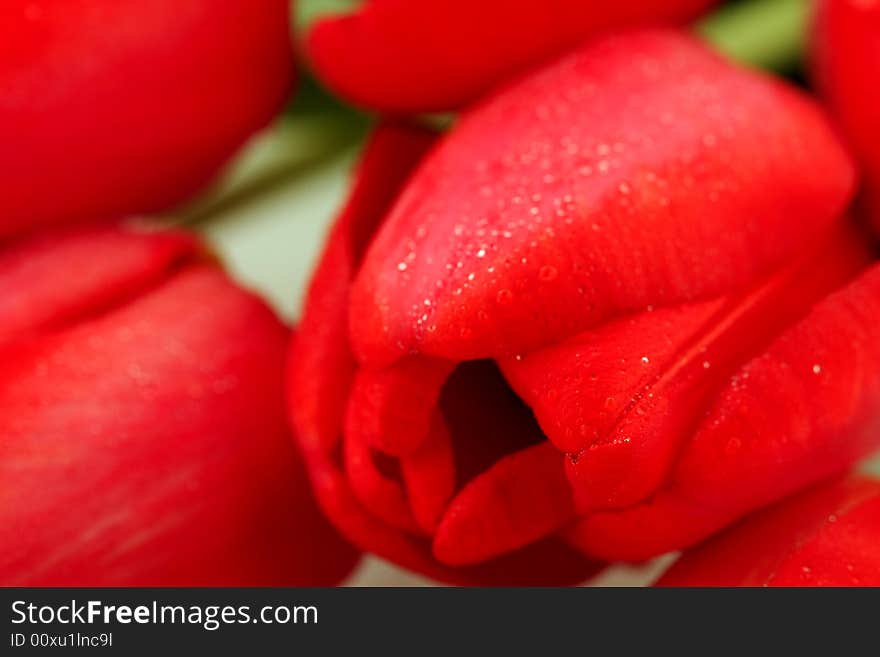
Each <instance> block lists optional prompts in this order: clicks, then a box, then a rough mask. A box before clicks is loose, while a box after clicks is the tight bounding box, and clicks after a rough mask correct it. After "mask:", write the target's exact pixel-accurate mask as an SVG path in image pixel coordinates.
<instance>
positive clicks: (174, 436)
mask: <svg viewBox="0 0 880 657" xmlns="http://www.w3.org/2000/svg"><path fill="white" fill-rule="evenodd" d="M287 342H288V332H287V330H286V329H285V328H284V327H283V326H282V325H281V324H280V323H279V322H278V320H277V319H276V318H275V316H274V315H273V314H272V312H271V311H270V310H269V309H268V308H267V307H266V306H265V305H264V304H263V303H262V302H261V301H259V300H258V299H257V298H256V297H255V296H253V295H252V294H249V293H247V292H245V291H243V290H241V289H240V288H238V287H237V286H236V285H235V284H234V283H232V282H231V281H230V280H229V279H228V278H227V277H226V276H225V274H223V272H222V271H221V270H220V269H219V268H218V267H217V266H216V265H215V264H214V263H213V262H211V261H210V260H209V258H208V257H207V256H206V254H205V253H204V252H203V251H202V250H201V249H200V248H199V246H198V245H197V244H196V243H195V242H194V240H193V238H191V237H189V236H188V235H186V234H183V233H179V232H161V233H149V234H148V233H139V232H133V231H131V230H128V229H122V228H106V229H98V230H79V231H77V232H65V233H55V234H49V235H45V236H41V237H38V238H32V239H28V240H27V241H19V242H14V243H9V244H6V245H5V247H4V248H3V249H2V250H0V351H2V357H0V480H2V482H3V486H2V487H0V544H2V546H3V547H2V549H0V583H2V584H3V585H6V586H8V585H25V586H43V585H51V586H68V585H77V586H79V585H89V586H106V585H112V586H120V585H122V586H131V585H163V586H164V585H212V586H213V585H225V586H232V585H329V584H334V583H336V582H338V581H339V580H340V579H341V578H342V577H344V576H345V575H346V573H347V572H348V571H349V570H350V569H351V567H352V565H353V563H354V561H355V559H356V554H355V552H354V550H353V549H352V548H350V547H349V546H348V545H347V544H345V543H343V542H342V540H341V539H339V538H338V536H337V535H336V534H335V533H334V532H333V530H332V529H331V528H330V526H329V525H328V524H327V523H326V521H325V520H324V519H323V517H322V516H321V515H320V513H319V511H318V509H317V507H316V506H315V504H314V501H313V498H312V496H311V493H310V490H309V486H308V482H307V479H306V475H305V472H304V470H303V468H302V464H301V461H300V459H299V457H298V455H297V453H296V450H295V449H294V446H293V442H292V440H291V438H290V435H289V433H288V430H287V429H286V426H285V424H286V423H285V417H284V415H285V414H284V404H283V358H282V354H283V353H284V351H285V349H286V347H287Z"/></svg>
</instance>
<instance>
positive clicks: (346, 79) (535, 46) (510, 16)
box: [308, 0, 715, 112]
mask: <svg viewBox="0 0 880 657" xmlns="http://www.w3.org/2000/svg"><path fill="white" fill-rule="evenodd" d="M713 4H715V1H714V0H618V1H617V2H585V1H584V0H548V1H545V2H543V3H541V4H536V3H534V2H532V1H531V0H480V1H479V2H473V1H472V0H419V1H418V2H413V1H412V0H371V1H370V2H365V3H363V4H362V6H360V7H359V8H358V9H357V10H356V11H354V12H353V13H350V14H346V15H342V16H333V17H328V18H324V19H323V20H319V21H318V22H317V23H316V24H315V25H314V27H313V28H312V29H311V32H310V34H309V37H308V54H309V56H310V59H311V62H312V65H313V66H314V68H315V70H316V71H317V73H318V75H319V76H320V77H321V78H322V80H323V81H324V82H325V83H327V84H328V85H330V87H331V88H332V89H334V91H336V92H337V93H339V94H340V95H342V96H343V97H344V98H347V99H348V100H350V101H352V102H354V103H357V104H359V105H363V106H366V107H370V108H373V109H379V110H383V111H389V112H425V111H428V112H432V111H442V110H449V109H455V108H457V107H460V106H461V105H464V104H465V103H467V102H469V101H471V100H474V99H475V98H476V97H477V96H479V95H480V94H482V93H483V92H485V91H486V90H488V89H489V88H491V87H493V86H494V85H495V84H497V83H498V82H500V81H501V80H504V79H505V78H507V77H509V76H511V75H512V74H515V73H516V72H518V71H521V70H523V69H525V68H528V67H530V66H531V65H533V64H535V63H539V62H542V61H544V60H545V59H547V58H548V57H552V56H554V55H556V54H558V53H561V52H563V51H565V50H566V49H568V48H571V47H572V46H575V45H576V44H578V43H580V42H581V41H583V40H584V39H586V38H588V37H591V36H594V35H596V34H599V33H601V32H603V31H606V30H609V29H614V28H621V27H626V26H631V25H647V24H675V23H684V22H685V21H687V20H689V19H691V18H694V17H696V16H697V15H698V14H699V13H700V12H701V11H704V10H706V9H707V8H709V7H710V6H712V5H713Z"/></svg>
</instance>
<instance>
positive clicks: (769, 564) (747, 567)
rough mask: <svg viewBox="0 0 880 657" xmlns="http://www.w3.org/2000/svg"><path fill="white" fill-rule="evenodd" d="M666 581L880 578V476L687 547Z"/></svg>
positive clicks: (794, 502)
mask: <svg viewBox="0 0 880 657" xmlns="http://www.w3.org/2000/svg"><path fill="white" fill-rule="evenodd" d="M658 585H659V586H880V482H878V481H873V480H869V479H863V478H857V477H852V478H850V479H846V480H843V481H837V482H834V483H831V484H827V485H825V486H821V487H817V488H814V489H810V490H808V491H806V492H803V493H800V494H799V495H797V496H795V497H792V498H790V499H787V500H785V501H784V502H781V503H780V504H777V505H776V506H773V507H771V508H769V509H766V510H764V511H762V512H760V513H758V514H755V515H754V516H751V517H749V518H747V519H746V520H744V521H743V522H741V523H739V524H737V525H735V526H733V527H731V528H730V529H728V530H726V531H725V532H723V533H722V534H720V535H718V536H716V537H714V538H713V539H711V540H710V541H708V542H706V543H704V544H703V545H701V546H699V547H697V548H695V549H694V550H691V551H689V552H686V553H685V555H684V556H683V557H682V558H681V559H679V560H678V561H677V562H676V563H675V564H674V565H673V566H672V568H671V569H670V570H669V571H668V572H667V573H666V574H665V575H664V576H663V577H662V578H661V579H660V581H659V582H658Z"/></svg>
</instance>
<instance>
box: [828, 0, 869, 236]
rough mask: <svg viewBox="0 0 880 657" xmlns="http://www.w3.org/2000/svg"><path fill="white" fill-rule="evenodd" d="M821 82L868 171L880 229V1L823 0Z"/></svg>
mask: <svg viewBox="0 0 880 657" xmlns="http://www.w3.org/2000/svg"><path fill="white" fill-rule="evenodd" d="M813 60H814V61H813V63H814V68H815V73H816V78H817V82H818V86H819V88H820V91H821V93H822V94H823V96H824V97H825V99H826V100H827V102H828V104H829V105H830V107H831V109H832V110H833V112H834V114H835V115H836V117H837V119H838V120H839V121H840V124H841V126H842V128H843V131H844V133H845V134H846V137H847V138H848V139H849V142H850V145H851V146H852V148H853V150H854V151H855V153H856V154H857V155H858V157H859V159H860V161H861V164H862V166H863V167H864V170H865V190H864V194H865V201H866V203H867V206H868V208H867V209H868V211H869V213H870V218H871V221H872V223H873V224H874V227H875V228H876V229H880V94H878V92H877V81H878V80H880V2H874V1H872V0H820V2H819V5H818V13H817V16H816V25H815V34H814V37H813Z"/></svg>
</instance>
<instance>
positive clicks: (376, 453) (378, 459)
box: [370, 448, 403, 485]
mask: <svg viewBox="0 0 880 657" xmlns="http://www.w3.org/2000/svg"><path fill="white" fill-rule="evenodd" d="M370 457H371V458H372V459H373V465H374V466H375V468H376V470H377V471H378V472H379V474H381V475H382V476H383V477H384V478H385V479H389V480H391V481H394V482H396V483H398V484H401V485H402V484H403V472H402V470H401V467H400V459H398V458H397V457H394V456H390V455H388V454H386V453H385V452H383V451H381V450H378V449H374V448H370Z"/></svg>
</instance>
